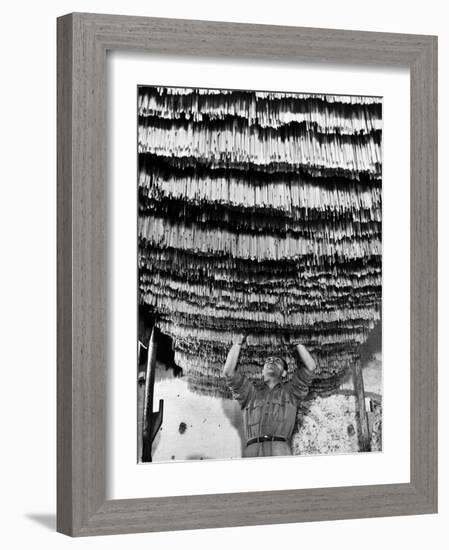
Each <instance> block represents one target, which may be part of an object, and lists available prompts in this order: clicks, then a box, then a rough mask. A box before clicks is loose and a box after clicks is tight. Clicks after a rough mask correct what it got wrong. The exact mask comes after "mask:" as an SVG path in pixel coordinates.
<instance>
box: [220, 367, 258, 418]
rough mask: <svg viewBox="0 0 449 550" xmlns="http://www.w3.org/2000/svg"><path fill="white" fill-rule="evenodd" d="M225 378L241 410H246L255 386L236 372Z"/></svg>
mask: <svg viewBox="0 0 449 550" xmlns="http://www.w3.org/2000/svg"><path fill="white" fill-rule="evenodd" d="M225 378H226V382H227V384H228V386H229V388H230V390H231V392H232V396H233V397H234V399H236V400H237V401H238V402H239V404H240V408H242V409H243V408H245V407H246V405H247V404H248V403H249V401H250V400H251V397H252V395H253V392H254V386H253V384H252V383H251V382H250V381H249V380H248V378H247V377H246V376H244V375H243V374H241V373H240V372H238V371H235V372H234V374H232V375H231V376H225Z"/></svg>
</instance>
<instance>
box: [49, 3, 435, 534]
mask: <svg viewBox="0 0 449 550" xmlns="http://www.w3.org/2000/svg"><path fill="white" fill-rule="evenodd" d="M436 511H437V39H436V37H432V36H422V35H402V34H387V33H368V32H356V31H343V30H326V29H307V28H298V27H277V26H267V25H248V24H235V23H232V24H231V23H224V22H220V23H218V22H217V23H215V22H206V21H187V20H175V19H156V18H141V17H128V16H117V15H98V14H77V13H75V14H70V15H67V16H63V17H61V18H59V19H58V514H57V517H58V521H57V524H58V531H60V532H63V533H65V534H68V535H71V536H85V535H99V534H114V533H130V532H142V531H163V530H178V529H195V528H212V527H226V526H239V525H258V524H268V523H287V522H301V521H316V520H330V519H343V518H361V517H375V516H387V515H404V514H421V513H434V512H436Z"/></svg>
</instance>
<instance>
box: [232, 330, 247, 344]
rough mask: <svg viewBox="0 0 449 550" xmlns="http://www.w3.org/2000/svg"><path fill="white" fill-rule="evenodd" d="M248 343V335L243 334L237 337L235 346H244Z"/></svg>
mask: <svg viewBox="0 0 449 550" xmlns="http://www.w3.org/2000/svg"><path fill="white" fill-rule="evenodd" d="M245 342H246V334H244V333H242V334H239V336H237V338H236V339H235V340H234V341H233V343H234V344H237V345H238V346H243V344H244V343H245Z"/></svg>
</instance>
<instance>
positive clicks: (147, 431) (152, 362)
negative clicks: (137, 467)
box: [142, 327, 164, 462]
mask: <svg viewBox="0 0 449 550" xmlns="http://www.w3.org/2000/svg"><path fill="white" fill-rule="evenodd" d="M157 330H158V329H157V328H156V327H153V330H152V331H151V336H150V339H149V342H148V358H147V368H146V373H145V396H144V407H143V433H142V462H151V461H152V456H151V450H152V445H153V441H154V438H155V437H156V435H157V432H158V431H159V429H160V427H161V426H162V420H163V415H164V400H163V399H160V400H159V410H158V411H156V412H153V396H154V375H155V372H156V354H157Z"/></svg>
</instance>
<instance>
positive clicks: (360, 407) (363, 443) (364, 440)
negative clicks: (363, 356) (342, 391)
mask: <svg viewBox="0 0 449 550" xmlns="http://www.w3.org/2000/svg"><path fill="white" fill-rule="evenodd" d="M352 375H353V380H354V391H355V403H356V413H357V416H358V423H359V446H360V451H361V452H367V451H371V438H370V434H369V429H368V417H367V414H366V406H365V388H364V385H363V374H362V367H361V365H360V361H356V362H355V364H354V365H353V368H352Z"/></svg>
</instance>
